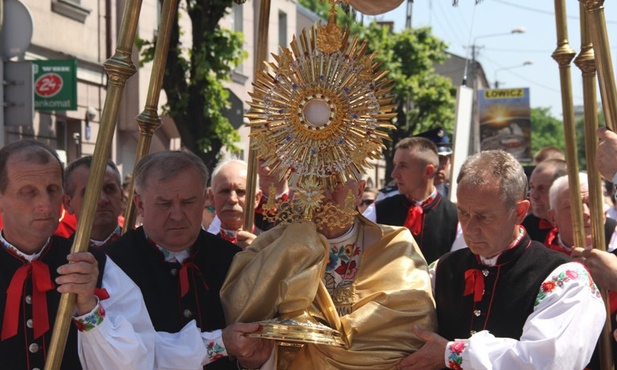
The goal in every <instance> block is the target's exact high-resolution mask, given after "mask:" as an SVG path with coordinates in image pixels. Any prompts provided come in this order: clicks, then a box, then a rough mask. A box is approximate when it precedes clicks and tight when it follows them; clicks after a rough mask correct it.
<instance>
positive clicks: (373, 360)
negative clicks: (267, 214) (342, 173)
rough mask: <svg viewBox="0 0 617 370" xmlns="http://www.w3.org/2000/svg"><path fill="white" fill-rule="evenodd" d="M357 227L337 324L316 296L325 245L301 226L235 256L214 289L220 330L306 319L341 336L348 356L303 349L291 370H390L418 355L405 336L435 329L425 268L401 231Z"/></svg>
mask: <svg viewBox="0 0 617 370" xmlns="http://www.w3.org/2000/svg"><path fill="white" fill-rule="evenodd" d="M358 220H359V223H358V225H359V227H360V229H359V232H360V233H361V235H362V238H361V240H362V241H363V242H362V244H363V245H362V248H363V252H362V256H361V259H360V264H359V266H358V271H357V274H356V276H355V278H354V281H353V284H352V289H351V297H350V299H351V313H349V314H346V315H344V316H340V317H339V316H338V314H336V312H337V311H336V308H335V307H334V303H333V301H332V299H331V298H330V296H329V295H327V294H326V297H323V294H321V295H320V294H319V293H318V292H324V291H326V290H325V287H324V286H323V278H324V271H325V267H326V265H327V264H328V256H329V250H330V244H329V242H328V240H327V239H326V238H325V237H324V236H322V235H321V234H319V233H317V231H316V228H315V225H314V224H313V223H311V222H309V221H301V222H296V223H292V224H281V225H279V226H277V227H276V228H274V229H272V230H269V231H267V232H265V233H263V234H261V235H260V236H259V237H258V238H257V239H255V241H254V242H253V243H252V244H251V246H250V247H249V248H248V249H247V250H246V251H244V252H241V253H238V254H237V255H236V256H235V258H234V261H233V263H232V266H231V268H230V271H229V274H228V276H227V279H226V281H225V283H224V285H223V288H222V289H221V300H222V303H223V308H224V310H225V315H226V318H227V322H228V323H233V322H255V321H262V320H267V319H272V318H275V317H280V318H289V317H294V316H297V315H298V314H300V313H302V312H303V311H308V312H310V313H311V315H312V316H313V317H315V318H317V319H319V320H321V321H322V322H323V323H325V324H326V325H328V326H329V327H331V328H334V329H337V330H339V331H340V332H341V333H342V334H343V339H344V340H345V342H346V344H347V346H348V348H342V347H336V346H326V345H317V344H312V343H306V344H305V345H304V347H302V349H300V351H299V352H298V354H297V355H296V356H295V358H294V360H293V362H292V363H291V365H290V367H289V368H290V369H315V370H324V369H392V368H394V365H396V364H397V363H398V362H399V361H401V360H402V359H403V358H404V357H406V356H407V355H409V354H410V353H412V352H414V351H416V350H418V349H419V348H420V347H421V346H422V344H423V342H422V341H421V340H420V339H418V338H417V337H416V336H414V335H413V334H412V331H411V329H412V326H413V325H418V326H420V327H422V328H424V329H425V330H430V331H435V330H436V328H437V321H436V316H435V304H434V301H433V297H432V294H431V282H430V278H429V274H428V269H427V265H426V262H425V260H424V258H423V256H422V254H421V252H420V250H419V248H418V246H417V244H416V242H415V241H414V239H413V238H412V236H411V234H410V233H409V231H408V230H407V229H406V228H404V227H393V226H384V225H377V224H374V223H372V222H370V221H368V220H367V219H365V218H363V217H360V216H359V217H358ZM319 285H322V287H319ZM318 295H320V297H319V298H318V299H316V296H318ZM348 299H349V298H348ZM327 317H330V319H327ZM333 321H334V322H333Z"/></svg>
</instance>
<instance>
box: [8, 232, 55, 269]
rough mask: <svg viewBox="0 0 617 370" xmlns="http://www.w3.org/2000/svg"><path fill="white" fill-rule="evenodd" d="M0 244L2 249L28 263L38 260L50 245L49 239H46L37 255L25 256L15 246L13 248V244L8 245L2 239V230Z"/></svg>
mask: <svg viewBox="0 0 617 370" xmlns="http://www.w3.org/2000/svg"><path fill="white" fill-rule="evenodd" d="M0 243H2V245H3V246H4V248H6V249H7V250H8V251H9V252H11V253H13V254H15V255H17V256H18V257H21V258H23V259H25V260H26V261H28V262H32V261H33V260H36V259H38V258H39V257H40V256H41V254H43V252H44V251H45V249H46V248H47V247H48V246H49V244H50V243H51V237H49V238H47V241H46V242H45V244H44V245H43V248H41V250H40V251H38V252H37V253H33V254H26V253H24V252H22V251H20V250H19V249H17V247H16V246H14V245H13V244H11V243H9V242H8V241H7V240H6V239H4V230H2V232H0Z"/></svg>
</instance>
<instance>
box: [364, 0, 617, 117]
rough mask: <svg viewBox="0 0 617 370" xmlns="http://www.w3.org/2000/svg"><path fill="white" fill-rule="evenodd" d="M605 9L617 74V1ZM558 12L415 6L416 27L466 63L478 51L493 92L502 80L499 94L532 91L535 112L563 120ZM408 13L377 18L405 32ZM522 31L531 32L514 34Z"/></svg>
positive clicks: (572, 37)
mask: <svg viewBox="0 0 617 370" xmlns="http://www.w3.org/2000/svg"><path fill="white" fill-rule="evenodd" d="M565 2H566V12H567V16H568V22H567V23H568V40H569V43H570V47H572V48H573V49H574V51H575V52H576V53H578V52H579V51H580V49H581V44H580V17H579V1H578V0H565ZM604 5H605V17H606V21H607V22H606V23H607V34H608V37H609V42H610V45H611V46H610V49H611V54H613V69H614V70H616V68H617V63H615V58H614V55H615V54H617V47H616V46H617V5H616V4H615V1H606V2H605V4H604ZM554 6H555V3H554V1H551V0H484V1H482V2H481V3H480V4H478V5H475V0H459V4H458V6H456V7H453V6H452V1H451V0H415V2H414V3H413V6H412V27H423V26H430V27H431V28H432V30H433V34H434V35H435V36H437V37H439V38H440V39H442V40H444V41H445V42H446V43H447V44H448V45H449V47H448V51H449V52H451V53H453V54H457V55H460V56H463V57H467V58H471V47H470V46H471V45H476V48H477V49H478V53H477V60H478V61H479V62H480V63H481V64H482V67H483V68H484V71H485V73H486V77H487V78H488V80H489V83H490V84H491V86H494V83H495V80H498V81H499V88H518V87H528V88H529V89H530V95H531V107H532V108H536V107H547V108H550V112H551V114H552V115H553V116H554V117H556V118H559V119H561V118H562V102H561V87H560V82H559V68H558V64H557V62H556V61H555V60H554V59H552V57H551V54H552V53H553V51H555V49H556V47H557V36H556V35H557V31H556V26H555V15H554V11H555V10H554ZM406 13H407V0H405V1H403V3H402V4H401V5H400V6H399V7H398V8H397V9H395V10H393V11H390V12H388V13H385V14H382V15H379V16H376V17H374V18H375V19H376V20H379V21H394V22H395V27H396V29H397V30H399V31H400V30H402V29H403V28H404V27H405V19H406ZM372 18H373V17H369V19H372ZM516 28H519V29H520V28H522V29H524V30H525V32H524V33H519V34H513V33H511V31H512V30H513V29H516ZM524 64H526V65H524ZM570 70H571V76H572V77H571V79H572V94H573V102H574V105H575V106H576V105H581V106H582V105H583V91H582V77H581V71H580V69H579V68H578V67H576V66H575V65H574V64H573V63H572V64H571V68H570ZM615 73H617V72H615ZM598 99H600V95H599V94H598Z"/></svg>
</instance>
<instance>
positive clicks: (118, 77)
mask: <svg viewBox="0 0 617 370" xmlns="http://www.w3.org/2000/svg"><path fill="white" fill-rule="evenodd" d="M141 3H142V0H128V1H127V3H126V6H125V8H124V14H123V17H122V25H121V27H120V34H119V37H118V47H117V48H116V53H115V54H114V56H112V57H111V58H110V59H109V60H107V61H106V62H105V63H104V64H103V66H104V67H105V70H106V71H107V74H108V75H109V79H108V87H107V96H106V97H105V105H104V106H103V111H102V114H101V125H100V129H99V133H98V136H97V140H96V146H95V148H94V154H93V158H92V166H91V168H90V176H89V177H88V183H87V185H86V194H85V197H84V204H85V206H84V207H83V208H84V209H85V212H84V213H82V215H81V219H80V220H79V224H78V225H77V231H76V233H75V241H74V242H73V247H72V249H71V252H83V251H86V250H87V249H88V245H89V243H90V231H91V229H92V224H93V222H94V212H95V211H96V205H97V203H98V200H99V197H100V194H101V188H102V186H103V176H104V174H105V170H106V167H107V159H108V158H109V156H110V152H111V140H112V139H113V135H114V131H115V129H116V121H117V118H118V107H119V106H120V101H121V100H122V93H123V90H124V85H125V83H126V80H128V79H129V77H131V76H132V75H133V74H135V72H136V71H137V69H136V68H135V65H134V64H133V61H132V60H131V49H132V48H133V41H134V40H135V32H136V30H137V22H138V18H139V12H140V10H141ZM74 308H75V294H72V293H71V294H69V293H65V294H62V296H61V298H60V304H59V305H58V314H57V315H56V321H55V323H54V328H53V332H52V336H51V341H50V344H49V352H48V353H49V354H48V357H47V361H46V362H45V370H57V369H60V365H61V363H62V356H63V355H64V349H65V347H66V339H67V336H68V333H69V325H71V316H72V314H73V309H74Z"/></svg>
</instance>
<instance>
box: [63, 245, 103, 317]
mask: <svg viewBox="0 0 617 370" xmlns="http://www.w3.org/2000/svg"><path fill="white" fill-rule="evenodd" d="M66 258H67V259H68V261H69V263H67V264H66V265H62V266H60V267H58V273H59V274H60V276H59V277H57V278H56V284H58V285H59V286H58V292H60V293H75V294H77V300H76V301H75V311H76V313H77V316H81V315H84V314H86V313H88V312H90V311H92V309H93V308H94V307H95V306H96V302H97V301H96V297H95V296H94V288H96V281H97V279H98V277H99V267H98V263H97V262H96V259H95V258H94V256H93V255H92V254H91V253H88V252H82V253H71V254H69V255H68V256H67V257H66Z"/></svg>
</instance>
